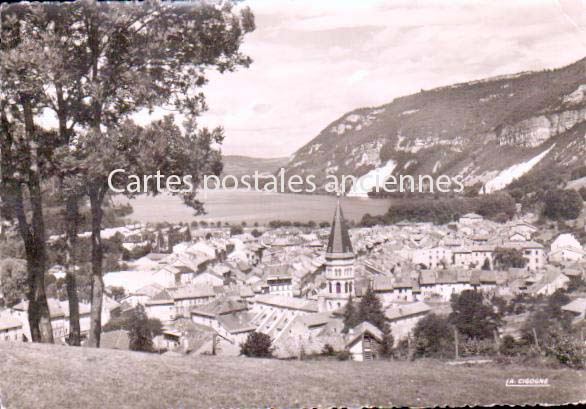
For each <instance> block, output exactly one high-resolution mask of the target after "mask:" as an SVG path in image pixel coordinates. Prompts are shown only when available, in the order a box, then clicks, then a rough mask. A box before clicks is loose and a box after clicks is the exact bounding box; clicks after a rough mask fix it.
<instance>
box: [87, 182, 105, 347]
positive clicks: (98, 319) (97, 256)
mask: <svg viewBox="0 0 586 409" xmlns="http://www.w3.org/2000/svg"><path fill="white" fill-rule="evenodd" d="M88 193H89V198H90V208H91V215H92V281H91V292H92V295H91V296H92V306H91V323H90V334H89V339H88V345H89V346H91V347H95V348H99V347H100V335H101V333H102V300H103V296H104V279H103V277H102V260H103V248H102V238H101V228H102V216H103V211H102V202H103V199H104V194H103V189H102V188H101V187H100V186H99V184H98V183H96V184H94V185H93V186H90V187H89V192H88Z"/></svg>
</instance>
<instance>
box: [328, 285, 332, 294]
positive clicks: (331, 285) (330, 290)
mask: <svg viewBox="0 0 586 409" xmlns="http://www.w3.org/2000/svg"><path fill="white" fill-rule="evenodd" d="M328 285H329V287H330V294H331V293H332V283H328Z"/></svg>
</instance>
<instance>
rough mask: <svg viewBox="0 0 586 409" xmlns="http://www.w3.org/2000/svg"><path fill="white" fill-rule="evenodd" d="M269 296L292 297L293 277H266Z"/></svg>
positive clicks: (283, 274) (284, 274)
mask: <svg viewBox="0 0 586 409" xmlns="http://www.w3.org/2000/svg"><path fill="white" fill-rule="evenodd" d="M267 285H268V286H269V294H275V295H284V296H287V297H293V277H291V274H288V273H286V272H285V273H282V274H272V275H269V276H268V277H267Z"/></svg>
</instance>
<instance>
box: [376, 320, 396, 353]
mask: <svg viewBox="0 0 586 409" xmlns="http://www.w3.org/2000/svg"><path fill="white" fill-rule="evenodd" d="M394 344H395V338H393V334H392V333H391V327H390V326H389V325H388V324H385V325H384V328H383V338H382V340H381V344H380V348H379V354H380V356H381V357H383V358H388V357H391V356H392V355H393V346H394Z"/></svg>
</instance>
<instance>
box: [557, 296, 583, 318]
mask: <svg viewBox="0 0 586 409" xmlns="http://www.w3.org/2000/svg"><path fill="white" fill-rule="evenodd" d="M562 311H568V312H570V313H572V315H573V316H574V320H575V321H579V320H583V319H584V317H585V316H586V298H576V299H575V300H572V301H571V302H570V303H568V304H566V305H564V306H563V307H562Z"/></svg>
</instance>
